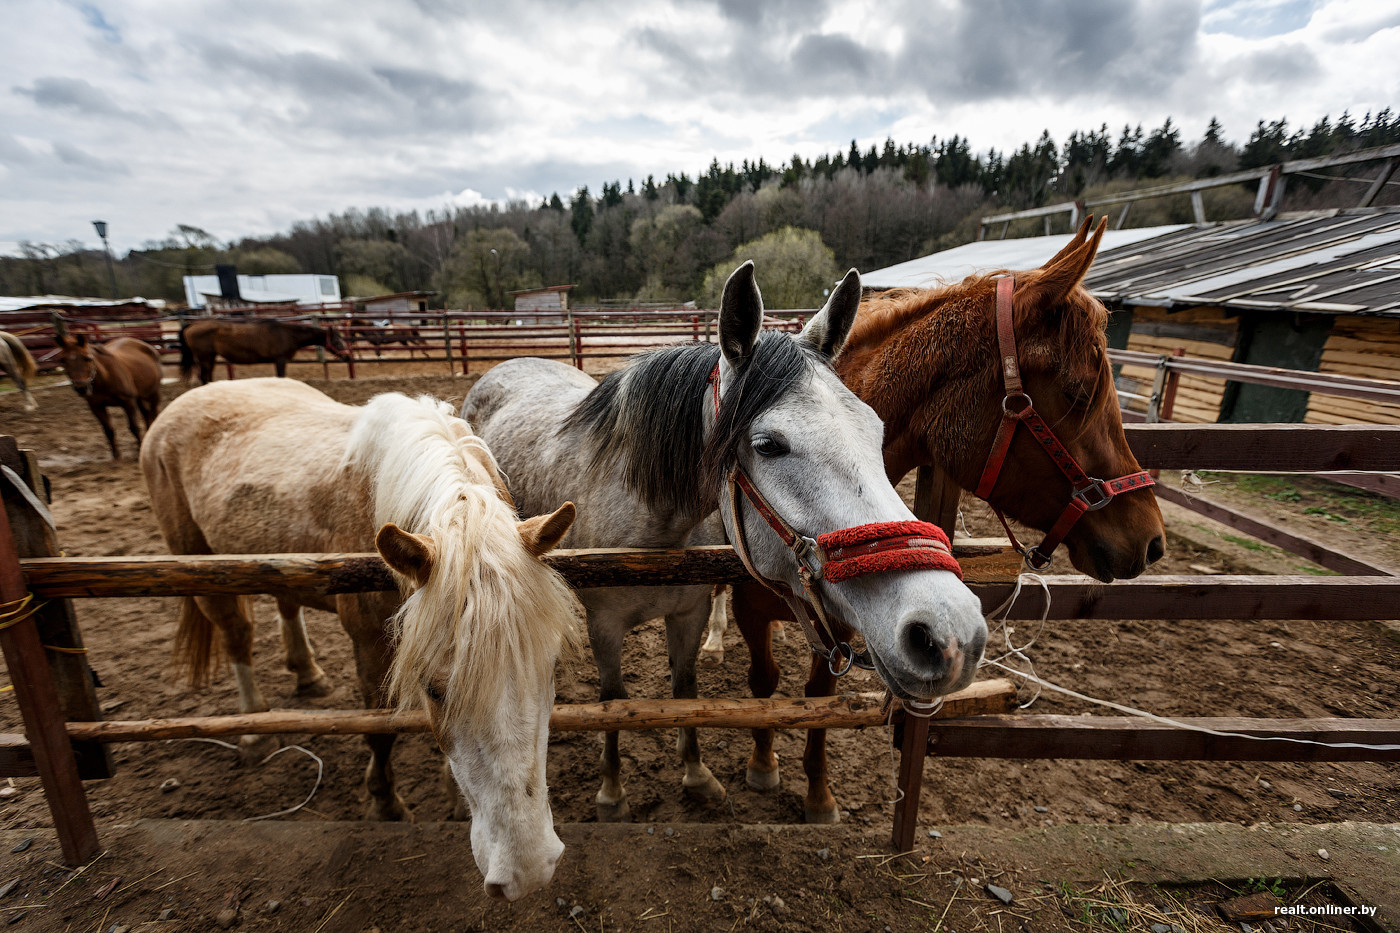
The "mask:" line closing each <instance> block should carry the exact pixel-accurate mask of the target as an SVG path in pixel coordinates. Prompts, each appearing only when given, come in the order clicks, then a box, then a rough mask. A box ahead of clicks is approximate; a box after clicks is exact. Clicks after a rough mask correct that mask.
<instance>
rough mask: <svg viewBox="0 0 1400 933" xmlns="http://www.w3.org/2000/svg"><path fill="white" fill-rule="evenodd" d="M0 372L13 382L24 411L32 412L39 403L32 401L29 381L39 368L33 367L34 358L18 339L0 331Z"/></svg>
mask: <svg viewBox="0 0 1400 933" xmlns="http://www.w3.org/2000/svg"><path fill="white" fill-rule="evenodd" d="M0 372H3V373H5V374H6V375H8V376H9V377H10V379H12V380H13V381H14V384H15V388H17V389H19V394H20V396H21V397H22V398H23V399H24V410H25V411H33V410H34V409H36V408H38V407H39V403H38V402H36V401H34V395H33V393H31V392H30V391H29V380H30V379H33V378H34V376H35V375H36V374H37V373H38V372H39V367H38V366H37V365H35V363H34V357H32V356H30V355H29V350H28V349H27V348H26V347H25V346H24V344H23V343H22V342H21V341H20V339H19V338H18V337H16V336H15V335H14V334H7V333H5V332H4V331H3V330H0Z"/></svg>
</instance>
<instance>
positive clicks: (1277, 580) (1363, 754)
mask: <svg viewBox="0 0 1400 933" xmlns="http://www.w3.org/2000/svg"><path fill="white" fill-rule="evenodd" d="M1278 432H1287V434H1286V435H1283V434H1280V433H1278ZM1130 436H1131V438H1132V443H1133V445H1134V449H1135V450H1136V451H1137V452H1138V455H1139V459H1140V460H1142V462H1143V463H1144V465H1147V466H1152V467H1173V466H1184V465H1187V464H1188V463H1189V464H1193V465H1195V466H1196V467H1197V468H1209V469H1232V468H1243V469H1254V468H1256V466H1255V465H1256V464H1258V463H1260V462H1262V461H1263V460H1265V459H1267V461H1268V462H1269V464H1270V465H1271V466H1272V467H1273V468H1274V469H1284V470H1309V471H1310V470H1315V469H1320V468H1325V467H1321V466H1319V464H1339V463H1340V464H1344V465H1346V466H1348V467H1350V468H1355V469H1372V468H1375V465H1377V464H1393V463H1395V462H1397V460H1400V428H1387V427H1365V428H1336V427H1316V426H1302V427H1291V428H1281V427H1278V426H1252V425H1251V426H1238V425H1169V424H1158V425H1144V426H1134V427H1133V430H1132V432H1131V435H1130ZM35 462H36V461H35V460H34V458H33V456H32V454H31V455H28V456H26V455H25V454H23V453H21V452H20V451H19V450H18V448H17V446H16V445H15V444H14V442H13V439H11V438H0V463H3V464H5V465H7V466H11V469H12V473H13V474H15V475H17V476H19V477H21V479H22V480H24V485H25V486H26V488H28V489H29V490H30V492H29V494H28V495H24V494H21V492H20V491H19V489H18V487H15V486H13V483H11V484H9V485H7V484H6V483H5V481H3V480H0V488H2V489H3V493H4V504H5V509H4V512H3V515H2V516H0V604H6V605H18V604H19V603H20V602H21V601H22V600H23V599H25V598H26V597H30V598H34V599H38V600H47V601H48V602H47V603H46V604H45V606H44V609H43V611H42V612H41V613H40V614H39V616H36V617H33V618H25V619H22V620H20V621H18V622H17V623H14V624H7V625H5V626H4V627H3V628H2V629H0V645H3V647H4V651H5V655H6V661H7V664H8V665H9V669H10V673H11V677H12V679H13V681H14V683H15V694H16V698H17V699H18V700H19V703H20V709H21V712H22V714H23V716H24V721H25V728H26V732H27V736H28V738H27V741H26V740H25V739H24V738H22V737H16V736H10V737H4V738H0V774H36V773H37V774H39V775H40V776H41V778H42V779H43V781H44V788H45V793H46V796H47V799H48V801H49V804H50V808H51V810H52V812H53V815H54V822H55V827H56V828H57V830H58V835H59V839H60V842H61V843H62V845H63V851H64V855H65V857H66V858H67V859H68V860H69V861H70V862H72V863H77V862H81V861H83V860H85V859H86V858H87V857H89V856H90V855H91V854H92V853H93V852H95V851H96V846H97V841H96V832H95V829H94V827H93V824H92V820H91V816H90V815H89V812H88V809H87V804H86V799H85V797H84V795H83V790H82V786H81V783H80V776H81V774H87V775H91V776H103V775H104V774H107V773H110V770H108V769H109V768H110V765H109V764H108V763H107V759H106V756H105V747H104V746H103V743H105V742H113V741H146V740H153V739H157V738H167V737H170V736H172V735H211V734H238V733H244V732H255V731H263V732H283V731H296V732H320V733H335V734H354V733H362V732H379V731H396V732H397V731H416V730H420V729H422V728H423V726H424V723H423V722H422V721H421V717H420V718H414V717H406V718H405V717H400V718H395V717H393V716H392V715H391V714H386V713H384V712H378V711H350V712H335V713H319V712H295V713H288V712H280V713H266V714H257V716H255V717H251V718H250V717H248V716H239V717H208V718H201V719H195V720H146V721H137V722H126V723H103V722H101V721H100V719H101V717H100V716H99V715H98V713H97V710H96V704H95V702H93V698H92V697H91V686H90V683H91V682H90V680H89V678H88V673H87V664H86V658H85V656H84V655H83V654H82V653H80V652H81V650H82V641H81V636H80V634H79V632H78V629H77V626H76V622H75V620H74V616H73V614H72V610H71V604H70V603H69V600H71V599H72V598H83V597H97V596H104V597H110V596H125V597H143V596H170V595H207V594H224V593H274V594H275V593H277V592H279V591H280V590H286V589H293V588H300V587H303V586H310V587H314V588H317V589H319V590H320V591H321V592H325V593H348V592H365V591H372V590H384V589H390V588H392V586H393V582H392V579H391V577H390V575H389V573H388V570H387V569H386V568H385V567H384V565H383V563H382V562H381V561H380V560H379V558H378V556H377V555H373V554H330V555H326V554H309V555H308V554H302V555H285V554H283V555H239V556H227V555H223V556H204V557H128V558H65V557H56V556H52V555H54V554H56V553H57V548H56V542H55V541H54V540H53V538H52V535H51V534H45V533H44V532H43V528H44V526H43V521H42V516H41V515H40V514H39V511H40V510H39V507H38V506H39V496H38V495H37V493H38V492H39V491H40V490H42V489H43V488H44V485H43V483H42V481H41V478H40V477H39V476H38V474H37V470H36V469H35V466H34V465H35ZM14 467H18V468H19V469H17V470H16V469H14ZM920 497H921V500H922V502H923V503H924V504H925V505H927V504H928V503H929V502H930V501H931V500H933V499H936V498H937V497H936V496H934V495H932V494H931V493H930V491H929V490H927V489H924V490H921V493H920ZM12 529H13V532H12ZM955 553H957V554H958V556H959V559H960V560H961V561H962V562H963V563H964V565H965V567H966V568H967V576H968V580H969V585H970V586H971V588H972V589H973V591H974V592H975V593H976V594H977V595H978V597H979V598H980V599H981V600H982V602H983V605H984V606H985V607H986V608H988V609H990V608H991V607H993V606H995V605H996V604H997V603H999V602H1000V601H1002V600H1003V599H1005V597H1006V596H1007V595H1009V593H1010V590H1011V587H1012V584H1011V583H1010V582H1005V581H1003V582H995V581H994V580H991V579H988V578H989V577H996V576H999V575H1000V576H1003V577H1004V576H1006V575H1007V573H1008V570H1009V567H1010V565H1009V564H1008V554H1007V552H1006V550H1005V548H1004V547H1003V546H1001V545H999V544H996V545H994V544H991V543H987V542H979V543H975V544H970V545H969V544H965V543H963V542H959V543H958V546H957V547H955ZM547 560H548V561H549V563H550V564H551V565H552V566H554V567H555V568H556V569H558V570H559V571H560V573H561V574H563V575H564V577H565V578H566V579H568V580H569V581H570V583H571V584H572V585H574V586H619V585H628V586H637V585H669V584H676V583H722V582H728V583H733V582H742V581H744V580H746V579H747V577H746V575H745V574H744V572H743V568H742V566H741V565H740V563H739V561H738V559H737V557H736V556H735V555H734V553H733V551H732V550H731V549H729V548H727V547H712V548H693V549H686V550H674V551H665V550H660V551H653V550H628V549H611V550H586V551H560V552H555V553H553V554H551V555H549V557H548V558H547ZM1049 589H1050V595H1051V600H1052V602H1051V607H1050V609H1051V611H1050V617H1051V618H1055V619H1141V618H1153V619H1164V618H1165V619H1177V620H1182V619H1211V618H1252V619H1290V618H1311V619H1331V620H1365V619H1377V618H1387V617H1391V616H1394V615H1395V614H1396V611H1397V607H1400V578H1396V577H1323V578H1316V577H1307V576H1304V577H1276V576H1265V577H1257V576H1206V577H1190V576H1158V577H1147V578H1140V579H1137V580H1130V581H1123V582H1119V583H1115V584H1113V585H1111V586H1103V585H1101V584H1097V583H1093V582H1091V581H1087V580H1085V579H1084V578H1080V577H1050V578H1049ZM1032 602H1033V601H1032V600H1029V599H1028V600H1026V601H1025V602H1023V603H1022V604H1021V605H1018V606H1016V607H1015V611H1014V612H1013V615H1012V617H1013V618H1034V617H1038V616H1039V609H1038V607H1036V606H1033V605H1031V603H1032ZM46 647H47V648H57V649H60V650H58V651H49V652H48V657H46ZM63 649H67V650H63ZM83 684H86V685H87V686H86V687H84V686H83ZM1012 696H1013V691H1012V689H1011V687H1010V685H1009V684H1006V683H1005V682H995V681H992V682H987V683H983V684H980V685H977V686H975V688H974V689H973V690H971V691H966V692H964V693H963V694H960V695H955V696H954V697H952V698H950V699H949V702H948V703H947V704H945V706H944V708H943V710H942V711H941V712H940V714H939V716H940V718H936V719H934V720H932V721H930V720H928V719H922V718H916V717H905V716H904V715H903V714H902V711H900V710H899V709H898V708H897V705H896V708H894V709H892V710H887V709H885V708H884V707H883V706H882V704H880V703H879V702H878V699H877V698H875V697H869V696H866V697H859V696H858V697H854V698H851V697H847V698H825V699H822V698H818V699H804V700H788V701H757V700H719V701H716V700H696V701H680V700H650V701H648V700H635V701H631V700H629V701H614V702H611V703H606V704H588V705H584V706H569V707H558V708H556V711H555V717H554V719H553V720H552V723H553V724H554V725H553V727H554V728H558V729H570V728H580V727H581V726H582V724H587V727H588V728H607V729H612V728H617V729H626V728H658V727H661V726H667V725H677V724H686V725H694V726H705V727H726V728H740V727H753V726H759V725H762V726H775V727H790V728H842V727H846V728H854V727H860V726H867V725H872V724H875V723H879V722H885V721H893V722H894V723H895V724H896V730H895V731H896V740H897V741H898V742H899V744H900V747H901V763H900V769H899V784H900V787H901V789H902V790H903V792H904V793H903V795H902V799H901V801H900V802H899V803H898V804H897V805H896V812H895V827H894V834H893V835H894V842H895V845H896V846H897V847H898V848H899V849H900V850H901V851H904V850H907V849H908V848H910V847H911V846H912V844H913V834H914V827H915V820H916V819H917V814H918V800H919V788H920V783H921V778H922V769H923V761H924V758H925V756H926V755H928V754H938V755H944V756H955V755H976V756H982V757H1051V758H1077V757H1079V758H1105V757H1107V758H1157V759H1200V760H1285V759H1286V760H1297V761H1322V760H1327V761H1348V760H1358V759H1366V760H1378V761H1395V760H1400V752H1397V751H1396V750H1395V748H1394V746H1397V745H1400V721H1397V720H1338V719H1319V720H1256V719H1201V720H1193V721H1192V723H1193V724H1194V725H1198V726H1200V727H1203V728H1208V729H1213V730H1216V731H1217V732H1230V733H1237V734H1238V735H1243V736H1255V737H1256V738H1247V737H1246V738H1240V737H1238V736H1230V737H1227V736H1217V735H1210V734H1207V733H1203V732H1183V731H1180V730H1173V729H1168V728H1166V727H1164V726H1162V725H1161V724H1158V723H1155V722H1150V721H1145V720H1141V719H1123V718H1121V717H1089V718H1085V717H1055V716H1008V715H1006V714H1007V713H1009V712H1010V706H1011V702H1012ZM1268 738H1275V739H1278V738H1285V739H1289V738H1291V739H1298V738H1303V739H1308V740H1310V741H1313V742H1318V743H1321V744H1319V745H1309V744H1298V743H1296V742H1285V741H1260V740H1259V739H1268ZM1350 744H1361V745H1364V746H1371V747H1363V748H1352V747H1348V746H1349V745H1350ZM1376 746H1391V747H1390V748H1384V747H1376Z"/></svg>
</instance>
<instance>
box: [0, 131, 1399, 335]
mask: <svg viewBox="0 0 1400 933" xmlns="http://www.w3.org/2000/svg"><path fill="white" fill-rule="evenodd" d="M1395 142H1400V115H1396V114H1392V113H1391V112H1390V110H1389V109H1387V110H1383V111H1381V112H1380V113H1377V114H1374V115H1372V114H1366V115H1365V116H1364V117H1362V118H1361V119H1359V120H1358V119H1356V118H1354V117H1352V116H1351V115H1350V114H1348V113H1344V114H1343V115H1342V116H1341V117H1340V118H1338V119H1336V120H1332V119H1330V118H1328V117H1324V118H1322V119H1321V120H1318V121H1317V122H1316V123H1314V124H1313V125H1312V126H1311V127H1308V128H1306V129H1304V128H1297V129H1293V128H1290V126H1289V125H1288V122H1287V121H1286V120H1284V119H1279V120H1275V121H1272V122H1269V121H1263V120H1261V121H1259V123H1258V125H1257V126H1256V127H1255V129H1254V131H1253V132H1252V133H1251V134H1250V136H1249V138H1248V139H1247V140H1245V141H1244V142H1243V143H1240V144H1236V143H1232V142H1230V141H1228V140H1227V139H1225V138H1224V137H1223V135H1222V132H1221V127H1220V125H1219V123H1218V122H1216V121H1214V120H1212V121H1211V123H1210V126H1209V127H1208V128H1207V130H1206V132H1205V134H1204V135H1203V136H1202V137H1201V138H1200V139H1196V140H1183V139H1182V137H1181V133H1180V132H1179V131H1178V129H1177V128H1176V126H1175V125H1174V124H1173V122H1172V121H1171V120H1170V119H1168V120H1167V121H1166V122H1165V123H1163V124H1162V126H1160V127H1157V128H1156V129H1152V130H1148V131H1144V130H1143V128H1142V127H1141V126H1137V127H1128V126H1125V127H1123V128H1122V129H1121V130H1119V131H1117V132H1116V133H1115V132H1113V131H1111V130H1110V129H1109V128H1108V127H1107V126H1106V125H1105V126H1101V127H1100V128H1098V129H1097V130H1090V131H1087V132H1079V131H1076V132H1073V133H1071V134H1070V135H1069V137H1068V138H1067V139H1065V140H1064V141H1063V142H1056V141H1055V140H1054V139H1052V138H1051V136H1050V134H1049V133H1048V132H1045V133H1042V134H1041V136H1040V138H1039V139H1037V140H1035V141H1034V142H1027V143H1025V144H1023V145H1021V146H1020V147H1019V148H1018V149H1016V150H1015V151H1006V152H1000V151H997V150H995V149H993V150H988V151H986V152H982V153H978V152H975V151H974V150H973V149H972V142H971V141H970V140H968V139H964V138H962V137H960V136H953V137H950V138H946V139H939V138H935V139H933V140H930V141H929V142H928V143H926V144H924V143H906V144H897V143H896V142H895V141H894V140H892V139H887V140H885V142H884V144H883V146H871V147H870V148H869V149H866V150H864V151H862V150H861V149H860V147H858V146H857V145H856V144H855V142H852V143H851V146H850V149H849V150H847V151H842V152H835V153H832V154H829V155H822V156H820V157H818V158H816V159H813V160H809V159H804V158H803V157H802V156H800V155H794V156H793V157H792V158H791V159H790V160H789V161H787V162H785V163H782V164H780V165H770V164H768V163H767V162H766V161H765V160H764V159H762V158H760V159H758V160H757V161H749V160H744V161H743V162H742V163H741V164H740V165H739V166H737V167H736V166H734V165H732V164H728V165H721V164H720V163H719V162H718V161H717V160H716V161H712V162H711V163H710V166H709V168H708V169H707V170H706V171H705V172H703V173H701V174H697V175H696V176H695V177H691V176H690V175H688V174H687V173H685V172H680V173H678V174H667V175H666V176H665V177H664V178H659V179H658V178H656V177H654V176H648V177H647V178H644V179H626V180H611V181H605V182H603V183H602V184H601V185H600V186H599V187H598V188H597V190H594V189H593V188H592V187H591V186H590V185H582V186H580V187H579V188H578V189H576V190H575V191H573V192H569V193H566V194H564V195H561V194H558V193H555V194H553V195H551V196H550V197H549V198H547V199H545V200H544V201H543V202H541V203H537V204H535V203H523V202H513V203H510V204H508V205H504V206H502V205H496V204H493V205H490V206H481V207H472V208H447V209H444V210H441V211H428V212H426V213H425V214H424V213H419V212H411V213H392V212H390V211H387V210H384V209H381V208H375V207H370V208H366V209H359V208H352V209H349V210H346V211H345V212H344V213H340V214H331V215H329V216H327V217H324V218H319V217H318V218H314V219H310V220H305V221H299V222H297V223H294V224H293V225H292V227H291V229H289V230H287V231H285V232H282V233H277V234H274V235H271V236H260V237H241V238H240V237H237V236H234V237H233V238H232V239H229V240H223V239H220V236H219V234H218V233H214V232H210V231H206V230H204V229H201V228H200V227H197V226H193V225H185V224H181V225H180V226H178V227H177V228H176V229H175V230H172V231H171V232H170V234H169V235H168V236H167V237H166V239H164V240H162V241H160V242H151V243H147V244H146V245H145V246H144V247H143V248H141V249H136V250H132V251H130V252H129V253H127V254H126V255H125V256H119V257H116V258H117V272H116V275H117V282H118V291H119V292H120V293H121V294H122V295H123V296H134V295H140V296H144V297H147V298H165V299H169V300H173V301H182V300H183V289H182V287H181V277H182V276H183V275H187V274H197V273H207V272H210V271H212V269H213V267H214V265H215V264H218V263H232V264H234V265H236V266H237V267H238V270H239V272H242V273H251V274H257V273H264V274H271V273H291V272H315V273H325V274H335V275H339V276H340V279H341V293H342V294H343V295H346V296H372V295H378V294H385V293H389V292H398V291H409V290H419V289H422V290H433V291H437V292H439V293H440V294H439V298H438V300H437V301H436V302H434V304H435V305H440V306H445V307H449V308H477V309H480V308H488V307H505V306H509V296H508V294H507V293H508V292H510V291H512V290H515V289H521V288H530V287H534V286H542V285H564V284H573V285H576V286H577V287H576V289H575V291H574V293H573V299H572V300H573V303H574V304H575V305H580V304H587V303H589V302H590V301H595V300H599V299H624V300H633V301H647V302H675V303H680V302H685V301H698V302H700V304H701V305H704V306H713V304H714V302H715V300H716V299H717V297H718V289H719V287H720V285H722V283H723V277H724V275H725V274H726V273H727V271H728V270H729V269H731V268H732V267H733V266H734V265H735V264H736V263H737V262H738V261H742V260H743V259H745V258H751V257H752V258H756V260H757V261H758V266H759V270H758V271H759V281H760V284H761V286H762V287H763V288H764V292H765V295H766V296H767V303H768V304H769V306H771V307H775V308H776V307H810V306H812V305H814V304H817V303H819V301H820V294H821V289H822V287H823V285H824V283H826V284H829V283H830V282H831V281H833V280H834V279H835V278H836V277H837V276H838V274H839V272H840V271H844V270H845V269H847V268H849V267H852V266H854V267H856V268H858V269H863V270H867V269H876V268H881V267H883V266H887V265H891V264H893V263H897V262H903V261H905V260H908V259H913V258H915V257H918V256H922V255H925V254H927V253H930V252H933V251H935V250H939V249H946V248H949V247H952V246H957V245H960V244H962V243H965V242H968V241H970V240H972V239H974V238H975V237H976V233H977V223H978V219H979V218H980V217H981V216H983V215H986V214H990V213H996V212H999V211H1007V210H1019V209H1023V208H1028V207H1037V206H1040V205H1043V204H1050V203H1055V202H1058V201H1064V200H1069V199H1074V198H1088V199H1093V198H1094V197H1102V196H1104V195H1106V194H1109V193H1113V192H1117V191H1123V190H1128V189H1132V188H1138V187H1142V186H1144V185H1146V184H1163V183H1168V182H1171V181H1184V180H1188V179H1192V178H1200V177H1207V176H1211V175H1218V174H1222V173H1226V172H1231V171H1235V170H1239V169H1247V168H1252V167H1257V166H1264V165H1270V164H1273V163H1276V162H1281V161H1286V160H1289V159H1300V158H1309V157H1314V156H1322V155H1329V154H1334V153H1344V152H1349V151H1353V150H1357V149H1364V148H1369V147H1372V146H1380V145H1387V144H1390V143H1395ZM1374 171H1375V169H1374V168H1373V167H1365V166H1360V167H1358V166H1343V167H1340V168H1337V169H1333V170H1332V171H1331V172H1330V174H1331V175H1332V176H1338V175H1345V174H1348V172H1350V174H1351V175H1352V176H1354V177H1364V175H1370V174H1374ZM1361 190H1362V189H1361V186H1360V185H1358V184H1356V183H1355V182H1354V181H1352V182H1348V181H1339V180H1336V179H1335V177H1332V178H1329V177H1326V176H1323V177H1313V176H1301V177H1300V178H1299V179H1298V180H1297V182H1296V183H1291V184H1290V186H1289V188H1288V199H1287V201H1286V203H1285V205H1284V208H1285V210H1298V209H1309V208H1319V207H1345V206H1350V205H1352V204H1354V203H1355V202H1356V199H1357V198H1358V197H1359V195H1360V191H1361ZM1395 191H1396V187H1395V186H1389V187H1388V188H1387V192H1386V193H1383V194H1382V195H1381V196H1380V198H1378V199H1377V202H1376V203H1377V204H1394V203H1397V202H1400V196H1397V195H1396V194H1395V193H1394V192H1395ZM1253 200H1254V190H1253V186H1252V185H1248V186H1246V185H1240V186H1235V187H1230V188H1221V189H1214V190H1211V191H1208V192H1207V193H1206V206H1207V214H1208V216H1209V217H1210V219H1212V220H1226V219H1234V218H1242V217H1247V216H1249V215H1250V211H1251V209H1252V204H1253ZM1191 219H1192V214H1191V206H1190V201H1189V199H1188V197H1187V196H1185V195H1181V196H1179V197H1174V198H1162V199H1158V200H1154V201H1149V202H1140V203H1138V204H1135V205H1134V207H1133V210H1132V212H1131V213H1130V215H1129V217H1128V218H1127V225H1128V226H1151V225H1156V224H1164V223H1188V222H1190V221H1191ZM1041 223H1042V222H1041V221H1033V222H1026V227H1025V229H1023V230H1020V231H1017V230H1016V229H1014V228H1013V230H1012V231H1011V235H1013V236H1014V235H1017V233H1018V232H1019V233H1020V234H1022V235H1025V234H1031V233H1039V232H1042V230H1043V228H1042V226H1041ZM1058 223H1060V224H1061V225H1063V224H1065V223H1066V220H1064V219H1060V220H1059V221H1058ZM1061 232H1067V231H1061ZM220 233H226V232H224V231H221V232H220ZM0 294H6V295H43V294H60V295H75V296H97V297H107V296H108V295H109V294H110V286H109V283H108V278H107V272H106V267H105V265H104V259H103V256H102V253H101V252H100V251H97V250H93V249H88V248H84V247H83V246H82V244H81V243H79V242H77V241H70V242H69V243H64V244H49V243H29V242H26V243H22V244H21V253H20V255H19V256H6V257H0Z"/></svg>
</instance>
